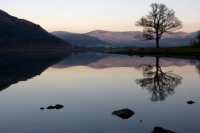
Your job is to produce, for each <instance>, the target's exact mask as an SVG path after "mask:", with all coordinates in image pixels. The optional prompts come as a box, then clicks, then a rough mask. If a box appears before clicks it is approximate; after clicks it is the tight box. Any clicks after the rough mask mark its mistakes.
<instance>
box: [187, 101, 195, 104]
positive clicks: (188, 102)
mask: <svg viewBox="0 0 200 133" xmlns="http://www.w3.org/2000/svg"><path fill="white" fill-rule="evenodd" d="M187 104H195V102H194V101H187Z"/></svg>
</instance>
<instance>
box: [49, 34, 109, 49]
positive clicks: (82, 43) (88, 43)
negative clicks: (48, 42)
mask: <svg viewBox="0 0 200 133" xmlns="http://www.w3.org/2000/svg"><path fill="white" fill-rule="evenodd" d="M52 34H53V35H55V36H57V37H59V38H61V39H63V40H65V41H68V42H69V43H71V44H72V45H73V46H78V47H102V46H104V47H105V46H109V45H110V44H109V43H108V42H105V41H102V40H100V39H98V38H96V37H92V36H89V35H86V34H76V33H70V32H64V31H57V32H52Z"/></svg>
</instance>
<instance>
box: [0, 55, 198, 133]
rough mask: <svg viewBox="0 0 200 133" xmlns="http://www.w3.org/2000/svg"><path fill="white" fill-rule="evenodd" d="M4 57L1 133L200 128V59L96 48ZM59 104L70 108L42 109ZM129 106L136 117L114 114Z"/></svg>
mask: <svg viewBox="0 0 200 133" xmlns="http://www.w3.org/2000/svg"><path fill="white" fill-rule="evenodd" d="M3 59H4V58H3ZM3 59H1V60H0V68H1V70H0V73H1V76H0V87H1V90H2V91H1V92H0V105H1V109H0V118H1V123H0V130H1V132H2V133H13V132H15V133H55V132H58V133H66V132H69V133H122V132H123V133H133V132H135V133H151V132H152V131H153V129H154V128H155V127H162V128H164V129H168V130H171V131H175V132H179V133H199V132H200V127H199V124H198V123H199V122H200V117H199V111H200V106H199V104H200V89H199V86H200V75H199V72H200V67H199V66H200V63H199V61H198V60H189V59H175V58H161V57H137V56H132V57H130V56H126V55H108V54H94V53H85V54H72V55H71V56H69V57H66V59H64V60H62V61H59V62H58V60H55V59H54V60H49V59H41V60H38V59H31V60H30V59H26V60H16V59H15V61H13V60H11V59H7V58H6V59H4V60H3ZM30 62H31V63H30ZM56 62H58V63H56ZM189 100H193V101H195V102H196V103H195V104H193V105H188V104H187V103H186V102H187V101H189ZM55 104H62V105H64V108H63V109H60V110H47V109H45V110H40V108H41V107H47V106H49V105H55ZM125 108H128V109H130V110H132V111H134V112H135V114H134V115H133V116H132V117H130V118H129V119H121V118H120V117H117V116H115V115H112V112H113V111H116V110H120V109H125Z"/></svg>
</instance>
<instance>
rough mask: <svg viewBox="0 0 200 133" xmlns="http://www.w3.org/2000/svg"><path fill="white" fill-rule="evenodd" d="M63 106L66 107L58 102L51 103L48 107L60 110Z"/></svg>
mask: <svg viewBox="0 0 200 133" xmlns="http://www.w3.org/2000/svg"><path fill="white" fill-rule="evenodd" d="M62 108H64V105H61V104H56V105H55V106H52V105H50V106H48V107H47V108H46V109H49V110H52V109H57V110H59V109H62Z"/></svg>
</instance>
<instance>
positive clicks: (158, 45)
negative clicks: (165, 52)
mask: <svg viewBox="0 0 200 133" xmlns="http://www.w3.org/2000/svg"><path fill="white" fill-rule="evenodd" d="M159 43H160V39H159V38H158V37H156V48H160V44H159Z"/></svg>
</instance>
